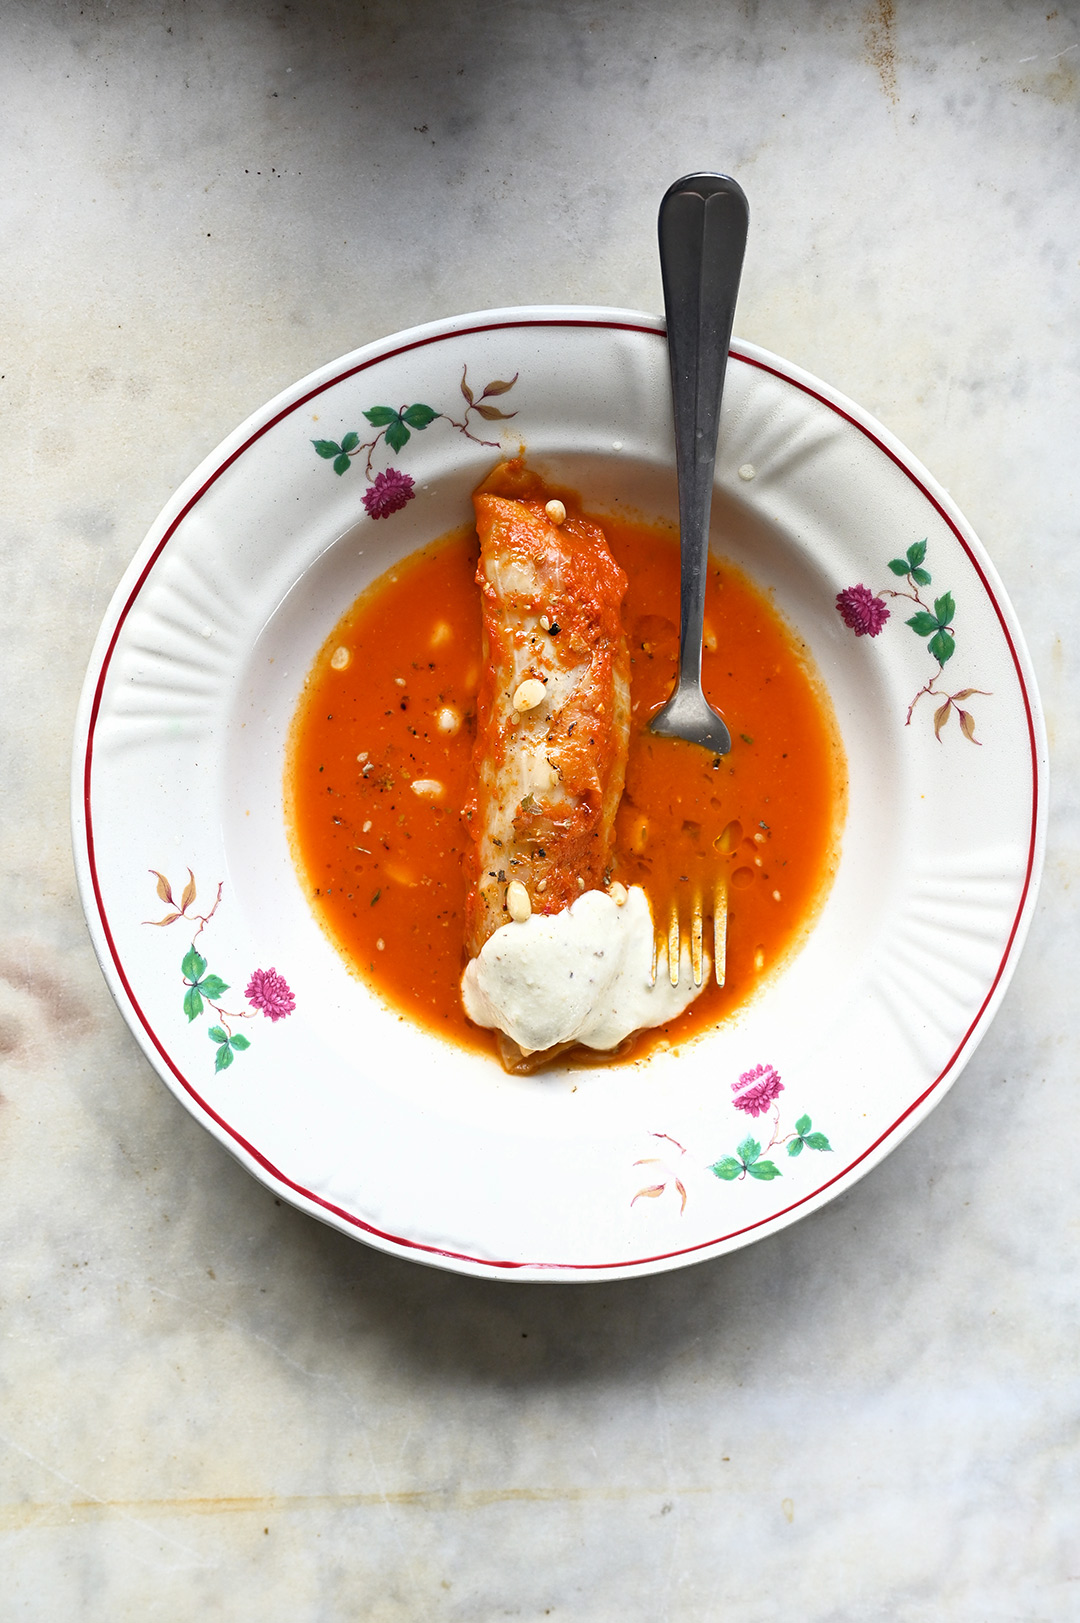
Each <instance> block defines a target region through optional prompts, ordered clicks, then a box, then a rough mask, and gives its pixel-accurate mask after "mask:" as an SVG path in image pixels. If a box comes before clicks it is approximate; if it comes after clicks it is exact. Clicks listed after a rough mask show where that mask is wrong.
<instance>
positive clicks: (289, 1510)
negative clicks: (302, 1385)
mask: <svg viewBox="0 0 1080 1623" xmlns="http://www.w3.org/2000/svg"><path fill="white" fill-rule="evenodd" d="M722 1491H723V1490H722V1489H720V1488H716V1487H713V1486H711V1485H710V1486H706V1487H686V1488H672V1487H671V1486H670V1485H664V1486H658V1487H654V1488H650V1487H611V1488H604V1487H573V1486H570V1487H565V1488H471V1489H459V1488H446V1489H442V1488H417V1489H412V1490H409V1491H404V1492H400V1493H313V1494H252V1495H250V1496H248V1495H241V1494H238V1495H235V1496H230V1495H227V1494H226V1495H220V1496H213V1497H208V1498H197V1497H192V1498H184V1499H72V1500H66V1501H63V1502H60V1501H55V1502H42V1501H40V1500H38V1501H26V1502H22V1503H17V1504H6V1505H4V1504H0V1530H3V1531H5V1532H10V1531H15V1530H17V1529H19V1528H25V1527H69V1526H73V1525H76V1524H79V1523H85V1522H100V1521H112V1520H128V1519H130V1518H131V1517H137V1518H138V1519H139V1520H140V1521H146V1520H148V1519H150V1520H153V1519H155V1518H158V1517H166V1518H167V1517H172V1516H184V1517H189V1516H277V1515H289V1514H295V1513H296V1512H300V1511H320V1512H323V1513H326V1512H334V1511H339V1510H364V1509H368V1508H370V1509H373V1510H375V1509H385V1508H386V1507H388V1506H394V1507H397V1508H400V1509H403V1510H424V1511H433V1510H446V1511H463V1510H465V1511H468V1510H486V1509H487V1508H488V1507H489V1506H492V1505H512V1504H601V1503H605V1502H606V1503H625V1502H628V1501H630V1500H642V1499H664V1500H668V1499H683V1498H690V1497H694V1498H699V1497H701V1496H702V1495H705V1494H712V1493H719V1492H722Z"/></svg>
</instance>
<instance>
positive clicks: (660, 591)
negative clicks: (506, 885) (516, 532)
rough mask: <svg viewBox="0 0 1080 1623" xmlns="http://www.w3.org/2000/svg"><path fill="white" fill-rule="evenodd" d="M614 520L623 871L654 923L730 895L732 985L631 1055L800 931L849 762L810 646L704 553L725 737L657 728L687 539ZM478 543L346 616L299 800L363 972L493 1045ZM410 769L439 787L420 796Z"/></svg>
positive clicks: (830, 840) (729, 993)
mask: <svg viewBox="0 0 1080 1623" xmlns="http://www.w3.org/2000/svg"><path fill="white" fill-rule="evenodd" d="M559 494H560V497H561V498H562V499H563V500H564V501H565V502H566V505H567V507H568V508H569V509H570V510H571V511H579V510H580V508H579V504H578V503H577V502H576V501H575V500H574V498H573V497H572V496H568V495H567V494H566V493H564V492H561V491H560V492H559ZM600 522H601V523H602V524H603V528H604V531H605V533H606V535H607V539H608V544H609V546H610V548H611V551H612V553H613V554H614V556H615V558H616V559H617V561H618V562H619V564H621V566H622V568H623V569H624V570H625V571H626V573H627V576H628V578H629V587H628V590H627V595H626V601H625V603H624V607H623V621H624V625H625V627H626V631H627V635H628V638H629V643H630V653H631V702H632V726H631V739H630V756H629V763H628V767H627V776H626V791H625V794H624V796H623V800H622V804H621V806H620V809H619V814H618V819H617V823H616V860H615V866H614V874H613V877H615V878H617V879H620V880H622V882H623V883H624V884H626V885H631V884H640V885H642V886H643V887H644V889H645V891H646V893H647V895H648V897H649V900H650V902H651V904H652V908H653V914H654V917H655V919H656V920H657V922H658V923H659V924H661V927H663V921H666V919H667V917H668V913H669V909H670V906H671V903H672V902H673V901H677V902H678V904H679V909H680V916H681V917H682V918H683V919H686V920H687V921H688V920H689V917H690V910H691V905H692V897H693V894H694V891H695V889H701V890H703V892H704V894H705V895H706V896H709V895H711V893H712V887H713V883H714V881H715V878H716V876H717V875H722V876H724V877H725V878H726V880H727V885H728V898H729V907H728V932H727V978H726V983H725V985H724V986H723V987H719V986H717V985H716V984H715V981H712V980H711V981H710V982H709V984H708V985H707V986H706V988H705V990H704V991H703V992H702V993H701V995H700V996H699V997H698V998H697V999H696V1000H695V1002H694V1003H693V1004H691V1006H690V1008H689V1009H687V1010H686V1012H685V1013H684V1014H682V1015H681V1016H680V1017H679V1018H678V1019H677V1020H675V1021H673V1022H672V1023H671V1024H670V1025H668V1026H663V1027H658V1028H657V1029H655V1030H654V1031H648V1032H643V1033H642V1034H641V1035H640V1036H639V1037H638V1038H637V1039H636V1041H635V1043H634V1044H633V1045H632V1047H631V1048H630V1050H629V1052H628V1054H627V1055H625V1056H623V1057H624V1058H631V1059H633V1058H639V1057H641V1056H642V1055H643V1054H644V1053H646V1052H648V1050H649V1049H650V1048H653V1047H655V1046H656V1045H657V1044H658V1043H666V1044H671V1043H673V1042H678V1041H682V1040H684V1039H686V1038H689V1037H691V1036H694V1035H696V1034H697V1033H699V1032H701V1031H704V1030H706V1029H708V1028H709V1027H711V1026H714V1025H715V1024H716V1023H717V1022H718V1021H719V1020H721V1019H723V1018H724V1017H725V1016H726V1015H728V1014H730V1013H732V1012H733V1011H734V1010H735V1009H736V1008H738V1007H739V1005H740V1004H742V1003H744V1002H745V1001H746V999H747V998H748V997H750V996H751V995H752V993H753V992H754V991H755V990H756V989H757V987H758V986H759V985H760V984H761V982H762V979H763V977H766V976H768V975H769V974H770V972H772V971H774V970H775V969H776V967H777V966H778V965H779V964H780V963H781V962H782V961H783V960H784V959H785V958H786V957H787V956H788V955H789V954H790V953H791V951H792V950H793V949H794V948H796V947H797V946H798V945H799V943H800V941H801V939H802V938H803V937H804V935H805V934H806V932H807V930H808V928H809V926H810V924H811V923H812V921H813V918H814V917H815V915H816V913H817V911H818V909H819V907H820V905H821V902H822V901H823V899H824V896H825V894H826V892H827V890H828V887H829V884H830V883H831V880H832V876H833V873H834V870H835V863H836V855H837V845H838V840H839V833H840V827H841V823H842V818H843V810H844V802H845V798H846V777H845V765H844V757H843V750H842V746H841V744H840V739H839V733H838V730H837V727H836V723H835V720H834V718H833V714H832V709H831V706H830V704H829V701H828V698H827V696H826V694H825V692H824V689H823V687H822V685H821V683H820V681H819V679H818V678H817V677H816V675H815V674H814V672H813V670H812V668H811V666H810V663H809V656H808V653H807V650H806V648H805V646H804V645H803V644H802V642H801V641H800V640H799V638H798V637H796V636H795V634H794V633H793V631H792V630H791V628H790V627H789V626H788V625H786V623H785V622H784V620H783V619H782V617H781V616H780V614H779V613H778V611H777V610H776V608H775V607H774V606H773V604H772V603H771V602H770V601H769V599H768V598H767V597H766V596H765V595H764V594H763V593H762V592H760V591H759V590H758V589H757V588H756V587H754V586H753V585H752V584H751V582H750V581H749V580H748V579H747V578H746V576H745V575H744V574H743V573H742V572H741V571H740V570H738V569H737V568H735V567H734V566H733V565H732V564H730V563H727V562H724V561H722V560H716V559H712V560H711V561H710V569H709V580H708V586H707V591H706V601H705V636H706V642H705V650H704V655H703V680H704V686H705V691H706V693H707V695H708V697H709V698H710V700H711V701H712V703H714V704H715V705H716V706H717V708H718V709H719V710H721V711H722V713H723V714H724V715H725V716H726V718H727V720H728V724H729V726H730V728H731V733H732V750H731V753H730V755H727V756H724V757H722V758H717V757H715V756H713V755H711V754H709V753H707V752H705V751H703V750H701V749H700V748H699V747H697V746H695V745H691V744H684V743H681V742H679V741H677V740H671V739H662V738H654V737H653V736H652V735H651V734H649V733H648V732H647V731H646V726H647V722H648V719H649V717H650V716H651V715H652V714H654V713H655V711H656V710H658V709H659V707H660V705H661V704H662V703H663V701H664V699H665V698H666V697H667V695H668V693H669V692H670V691H671V688H672V685H673V683H674V678H675V667H676V660H677V651H678V620H679V553H678V540H677V537H676V536H675V535H674V534H673V533H672V532H671V531H670V530H669V529H667V528H665V527H661V526H652V525H646V524H641V523H635V522H631V521H629V520H625V519H621V518H611V517H605V518H603V519H602V520H601V521H600ZM477 557H478V545H477V540H476V535H475V532H474V531H467V530H460V531H456V532H454V533H452V534H451V535H449V536H445V537H443V538H442V539H441V540H439V541H436V542H434V543H432V544H431V545H430V546H428V547H425V548H424V549H422V550H421V551H420V552H417V553H414V554H413V555H412V557H410V558H407V559H405V560H404V561H403V562H402V563H400V564H397V565H395V566H394V568H393V569H391V570H390V571H388V572H387V573H386V574H384V575H383V576H381V577H380V579H379V580H377V581H376V582H375V583H374V584H373V585H372V586H371V587H369V588H368V590H367V591H366V592H364V593H363V594H362V596H360V597H359V598H358V599H357V601H356V602H355V603H354V604H353V606H352V607H351V608H350V609H349V610H348V612H347V613H346V614H345V615H343V616H342V618H341V620H340V621H339V622H338V624H337V625H336V626H335V627H334V630H333V632H332V634H331V635H330V637H329V638H328V639H327V641H326V643H325V644H324V645H323V648H322V649H321V651H320V653H319V656H318V658H317V659H316V661H315V664H314V666H313V668H312V670H311V672H310V674H309V676H308V678H307V682H306V685H305V688H304V694H303V697H302V700H301V703H300V707H299V710H298V712H297V715H296V718H295V720H294V723H293V727H292V732H291V736H290V741H289V749H288V762H287V768H286V791H287V793H286V801H287V805H288V808H289V821H290V824H291V836H292V844H293V851H294V856H295V859H296V862H297V867H298V870H299V872H300V875H301V878H302V879H303V881H304V884H305V888H306V890H307V892H308V895H309V898H310V900H311V905H312V907H313V909H314V912H315V914H316V917H317V918H318V919H319V921H320V923H321V924H322V926H323V928H324V929H325V930H326V931H327V933H328V934H329V935H330V937H331V939H332V940H333V941H334V942H335V944H336V945H337V947H338V950H339V951H340V952H341V953H342V955H343V956H344V958H345V960H346V962H347V963H348V964H349V966H350V968H351V969H352V970H353V971H354V973H356V974H357V975H359V976H360V978H361V979H363V980H364V981H366V982H368V983H369V984H370V985H371V986H372V987H373V988H374V989H375V990H376V991H377V992H378V993H380V994H381V996H382V997H383V998H384V1000H385V1001H387V1002H388V1003H389V1004H391V1005H392V1006H393V1007H394V1008H396V1009H397V1010H398V1011H399V1012H400V1013H402V1014H404V1015H407V1016H409V1017H411V1018H413V1019H415V1020H417V1021H419V1022H420V1023H421V1024H422V1025H425V1026H427V1027H428V1028H429V1029H431V1030H434V1031H436V1032H438V1033H439V1034H440V1035H441V1036H444V1037H447V1038H449V1039H451V1040H452V1041H454V1042H457V1043H461V1044H463V1045H465V1046H467V1047H469V1048H473V1049H479V1050H481V1051H483V1052H485V1053H494V1052H495V1039H494V1034H493V1033H492V1032H489V1031H482V1030H480V1029H478V1028H477V1027H476V1026H474V1025H472V1024H471V1023H470V1022H469V1021H468V1020H467V1019H466V1017H465V1014H464V1012H463V1010H462V1007H461V997H460V980H461V972H462V969H463V968H464V964H465V953H464V946H463V936H464V922H465V896H466V880H465V875H464V869H463V861H462V858H463V854H464V852H465V851H466V850H467V847H468V841H469V835H468V834H467V832H466V830H465V828H464V826H463V824H462V821H461V816H460V809H461V807H462V805H463V804H464V802H465V800H466V798H467V794H468V785H469V773H470V756H471V752H472V746H473V739H474V736H475V726H476V715H475V705H476V692H477V688H478V686H479V679H480V668H481V650H480V599H479V591H478V588H477V586H476V582H475V575H476V566H477ZM343 649H344V650H347V653H348V663H347V664H342V661H343V657H344V656H343V655H342V654H341V653H340V652H337V654H336V657H337V661H338V665H337V666H335V664H334V662H333V661H334V658H335V651H338V650H343ZM446 710H450V711H452V712H453V713H454V714H455V715H456V716H457V717H459V718H460V727H459V728H458V730H457V731H456V732H454V733H448V732H446V731H443V730H441V728H440V725H439V721H438V719H437V718H438V717H439V714H440V712H445V711H446ZM443 721H444V724H445V723H446V721H447V717H446V716H445V715H444V716H443ZM415 781H419V782H421V783H422V784H425V785H430V783H431V782H432V781H434V782H436V783H437V784H438V785H440V786H441V791H440V792H438V794H437V798H431V795H432V791H431V789H430V787H428V788H426V789H425V793H424V794H423V795H420V794H418V793H416V792H414V791H413V789H412V784H413V782H415ZM710 934H711V932H710ZM598 1057H599V1056H598Z"/></svg>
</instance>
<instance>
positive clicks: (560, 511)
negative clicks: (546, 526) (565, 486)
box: [544, 500, 566, 524]
mask: <svg viewBox="0 0 1080 1623" xmlns="http://www.w3.org/2000/svg"><path fill="white" fill-rule="evenodd" d="M544 512H545V513H546V514H547V516H548V518H549V519H550V520H551V522H552V524H565V523H566V508H565V507H564V506H563V504H562V502H560V501H558V500H555V501H550V502H548V503H547V504H546V505H545V507H544Z"/></svg>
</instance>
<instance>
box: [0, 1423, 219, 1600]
mask: <svg viewBox="0 0 1080 1623" xmlns="http://www.w3.org/2000/svg"><path fill="white" fill-rule="evenodd" d="M0 1443H2V1444H3V1445H4V1447H5V1448H10V1449H11V1450H12V1452H13V1453H15V1454H21V1455H22V1457H23V1459H24V1460H29V1461H30V1463H31V1464H32V1465H36V1466H38V1467H39V1468H40V1469H41V1470H42V1471H45V1472H46V1473H47V1474H48V1475H49V1476H52V1477H55V1478H56V1480H57V1481H58V1482H62V1483H63V1484H64V1486H65V1487H68V1488H73V1489H74V1490H75V1492H76V1493H80V1494H84V1495H85V1498H83V1499H75V1500H70V1501H69V1502H67V1503H61V1504H56V1503H45V1504H42V1503H40V1502H36V1503H35V1501H33V1500H31V1501H29V1502H26V1503H20V1504H15V1505H0V1527H2V1528H5V1529H7V1528H18V1527H44V1526H56V1525H57V1524H59V1523H64V1524H67V1525H70V1524H71V1523H72V1522H73V1521H75V1520H77V1519H78V1513H79V1511H80V1510H81V1511H85V1512H89V1515H84V1516H83V1518H82V1519H83V1520H96V1519H100V1518H102V1517H108V1518H110V1519H112V1520H114V1521H123V1522H128V1523H129V1524H130V1525H131V1526H132V1527H137V1528H138V1529H139V1531H140V1532H143V1533H149V1534H150V1536H151V1538H153V1539H157V1540H159V1541H161V1542H163V1543H165V1544H171V1545H172V1547H173V1549H174V1550H180V1551H182V1552H183V1554H184V1555H186V1556H190V1557H191V1560H192V1562H193V1563H194V1564H195V1565H196V1566H197V1567H206V1568H211V1567H215V1566H217V1562H216V1561H204V1560H203V1559H202V1558H201V1557H200V1555H199V1552H198V1550H193V1549H192V1548H191V1546H190V1544H181V1542H180V1540H179V1539H175V1538H170V1537H169V1535H168V1534H167V1533H163V1532H162V1531H161V1529H160V1527H151V1526H150V1524H149V1523H148V1522H144V1521H142V1520H141V1519H140V1518H139V1517H138V1516H133V1515H132V1514H131V1512H132V1510H137V1509H138V1508H139V1504H140V1501H138V1500H132V1501H130V1502H122V1501H120V1500H109V1499H102V1498H101V1497H100V1496H99V1495H98V1494H96V1493H92V1492H91V1490H90V1489H89V1488H87V1487H85V1486H84V1485H83V1484H82V1483H81V1482H76V1481H75V1479H74V1478H73V1477H70V1476H67V1475H66V1473H65V1472H63V1471H59V1470H57V1468H56V1467H55V1466H54V1465H50V1464H49V1463H48V1461H47V1460H43V1459H41V1457H40V1456H39V1455H37V1454H33V1453H31V1451H30V1449H28V1448H23V1447H21V1445H20V1444H19V1443H17V1442H16V1441H15V1439H14V1438H13V1437H8V1436H6V1435H5V1434H4V1433H3V1432H0ZM42 1512H43V1513H44V1514H40V1513H42Z"/></svg>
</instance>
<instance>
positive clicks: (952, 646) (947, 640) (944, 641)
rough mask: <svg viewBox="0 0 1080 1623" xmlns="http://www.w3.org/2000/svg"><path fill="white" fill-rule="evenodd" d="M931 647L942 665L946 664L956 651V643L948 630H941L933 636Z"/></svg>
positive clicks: (931, 650)
mask: <svg viewBox="0 0 1080 1623" xmlns="http://www.w3.org/2000/svg"><path fill="white" fill-rule="evenodd" d="M929 647H930V652H931V653H932V654H933V656H934V658H935V659H936V660H937V661H938V663H939V664H940V665H944V664H946V663H947V662H948V661H949V660H950V659H951V658H952V657H953V654H954V653H955V652H956V643H955V642H954V640H953V639H952V637H950V636H949V633H948V632H947V631H939V632H937V633H936V634H935V635H934V636H933V637H931V638H930V644H929Z"/></svg>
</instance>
